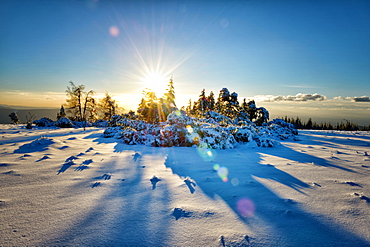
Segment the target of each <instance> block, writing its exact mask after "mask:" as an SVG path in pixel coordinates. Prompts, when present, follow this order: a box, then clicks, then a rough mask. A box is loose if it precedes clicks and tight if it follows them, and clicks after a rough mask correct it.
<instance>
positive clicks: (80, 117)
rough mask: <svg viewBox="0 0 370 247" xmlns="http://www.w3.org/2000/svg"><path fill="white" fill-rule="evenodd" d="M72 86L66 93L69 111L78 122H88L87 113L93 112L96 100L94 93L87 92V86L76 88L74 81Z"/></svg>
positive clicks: (91, 91)
mask: <svg viewBox="0 0 370 247" xmlns="http://www.w3.org/2000/svg"><path fill="white" fill-rule="evenodd" d="M69 83H70V84H71V85H70V86H68V87H67V90H66V93H67V97H68V99H67V100H66V101H67V103H66V106H67V111H69V112H70V113H71V114H72V117H71V118H72V119H73V120H76V121H86V119H87V113H88V112H89V113H91V112H92V111H93V109H92V108H93V107H94V106H95V100H94V98H93V97H92V96H93V95H94V93H95V92H94V91H93V90H90V91H88V92H86V91H85V85H78V86H76V85H75V84H74V83H73V82H72V81H70V82H69Z"/></svg>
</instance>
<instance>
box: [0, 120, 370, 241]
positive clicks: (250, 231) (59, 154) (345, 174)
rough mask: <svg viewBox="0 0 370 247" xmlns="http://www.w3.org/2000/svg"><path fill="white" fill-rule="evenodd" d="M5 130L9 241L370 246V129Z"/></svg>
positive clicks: (1, 209)
mask: <svg viewBox="0 0 370 247" xmlns="http://www.w3.org/2000/svg"><path fill="white" fill-rule="evenodd" d="M103 131H104V130H103V129H100V128H87V129H86V131H83V129H58V128H54V129H53V128H34V129H32V130H27V129H25V128H24V125H20V126H13V125H0V144H1V145H0V246H24V245H27V246H35V245H37V246H40V245H46V246H56V245H58V246H60V245H61V246H66V245H70V246H370V189H369V188H370V181H369V175H370V157H369V156H368V154H370V133H369V132H338V131H299V135H298V137H299V139H300V140H301V141H298V142H296V141H291V140H285V141H282V142H281V145H280V146H276V147H273V148H263V147H254V148H251V147H250V146H248V145H239V146H237V147H236V148H235V149H228V150H214V149H213V150H207V151H206V152H204V150H202V149H197V148H193V147H167V148H160V147H148V146H141V145H135V146H133V145H126V144H124V143H122V140H119V139H115V138H103V137H102V133H103Z"/></svg>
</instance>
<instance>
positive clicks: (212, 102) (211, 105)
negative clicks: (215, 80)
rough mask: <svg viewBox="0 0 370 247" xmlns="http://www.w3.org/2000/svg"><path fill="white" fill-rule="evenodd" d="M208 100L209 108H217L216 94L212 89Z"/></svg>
mask: <svg viewBox="0 0 370 247" xmlns="http://www.w3.org/2000/svg"><path fill="white" fill-rule="evenodd" d="M207 101H208V108H209V110H211V111H213V110H214V109H215V95H214V93H213V92H212V91H211V92H210V93H209V96H208V97H207Z"/></svg>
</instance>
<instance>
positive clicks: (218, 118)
mask: <svg viewBox="0 0 370 247" xmlns="http://www.w3.org/2000/svg"><path fill="white" fill-rule="evenodd" d="M205 116H206V118H208V119H209V118H210V119H213V120H214V121H216V122H217V123H219V124H221V125H228V124H231V123H232V120H231V118H229V117H226V116H224V115H221V114H220V113H217V112H215V111H209V112H207V113H206V114H205Z"/></svg>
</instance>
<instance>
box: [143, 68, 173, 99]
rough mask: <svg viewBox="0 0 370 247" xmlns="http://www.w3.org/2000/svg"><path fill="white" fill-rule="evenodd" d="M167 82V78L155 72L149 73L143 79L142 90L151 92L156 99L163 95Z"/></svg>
mask: <svg viewBox="0 0 370 247" xmlns="http://www.w3.org/2000/svg"><path fill="white" fill-rule="evenodd" d="M168 82H169V78H167V77H166V76H164V75H162V74H160V73H157V72H150V73H148V74H147V75H146V76H145V78H144V79H143V83H144V88H148V89H150V90H152V91H153V92H154V93H155V95H156V96H157V97H158V98H160V97H162V96H163V95H164V94H165V92H166V89H167V84H168Z"/></svg>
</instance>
